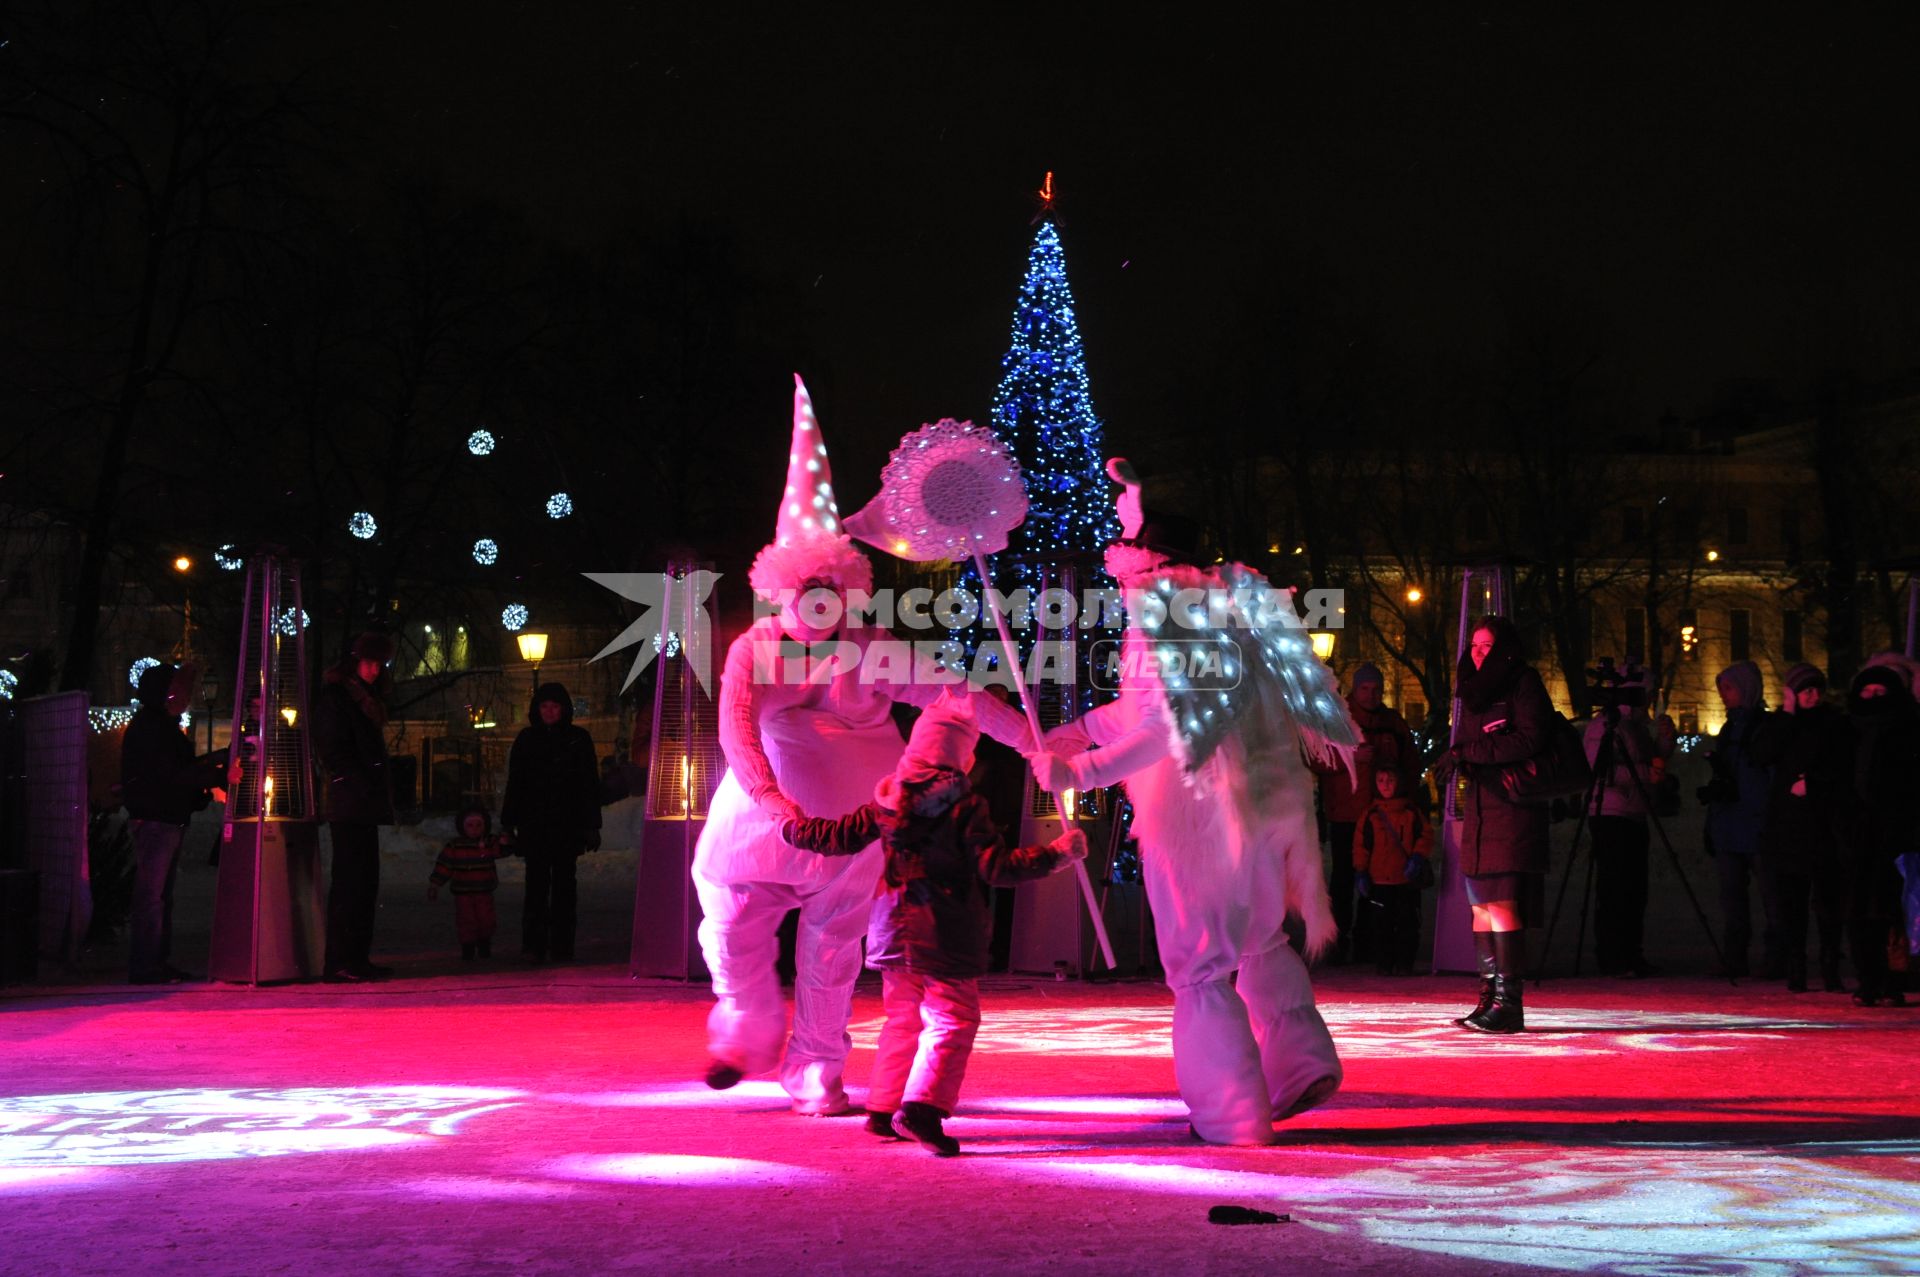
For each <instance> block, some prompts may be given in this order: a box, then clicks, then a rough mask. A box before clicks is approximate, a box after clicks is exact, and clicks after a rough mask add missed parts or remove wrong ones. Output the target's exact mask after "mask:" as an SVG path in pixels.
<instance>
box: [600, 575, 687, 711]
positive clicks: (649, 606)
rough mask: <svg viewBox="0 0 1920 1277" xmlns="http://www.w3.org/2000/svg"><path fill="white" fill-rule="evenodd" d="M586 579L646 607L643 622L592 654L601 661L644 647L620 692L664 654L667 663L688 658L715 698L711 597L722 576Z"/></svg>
mask: <svg viewBox="0 0 1920 1277" xmlns="http://www.w3.org/2000/svg"><path fill="white" fill-rule="evenodd" d="M581 575H582V576H585V577H586V578H587V579H588V580H589V581H592V582H593V583H594V584H596V585H603V586H605V587H606V588H607V589H609V590H612V591H613V592H614V593H615V594H618V595H619V596H620V597H621V598H623V599H631V600H633V601H634V602H635V603H638V604H639V605H640V606H641V607H642V608H644V609H645V610H644V611H642V612H641V613H640V617H639V619H638V620H636V621H635V622H634V623H633V624H631V625H629V626H627V628H626V629H624V630H622V631H620V634H619V637H617V638H615V639H614V640H613V642H611V643H609V644H607V645H606V646H605V647H603V648H601V649H600V650H599V651H598V652H596V653H594V656H593V659H594V660H596V661H597V660H599V659H600V658H601V657H603V656H607V655H610V654H611V653H614V652H618V651H620V650H621V649H622V648H628V647H633V646H635V645H636V644H637V645H638V646H639V648H640V650H639V651H638V652H637V653H635V654H634V658H633V667H632V668H631V669H629V670H628V671H627V681H626V682H624V683H622V684H621V685H620V690H621V691H623V692H624V691H626V690H627V689H628V688H629V687H632V686H633V681H634V680H635V679H637V678H639V677H640V675H641V674H643V673H644V672H645V671H646V668H647V666H649V665H651V664H652V663H653V658H654V657H655V656H656V655H659V654H661V653H665V655H666V657H667V659H668V660H672V659H674V658H675V657H676V656H679V657H683V658H685V660H686V662H687V665H688V667H689V668H690V669H692V671H693V677H694V679H695V680H696V681H697V682H698V683H699V684H700V690H701V691H703V692H705V693H706V694H707V695H709V696H711V695H713V688H712V687H711V686H710V684H709V679H710V677H711V675H712V673H713V618H712V617H711V616H710V615H709V614H708V610H707V599H708V598H709V597H710V596H711V595H712V594H713V587H714V586H715V585H717V584H719V581H720V573H718V572H707V571H703V570H702V571H694V572H689V573H688V574H687V575H685V576H670V575H668V574H667V573H665V572H583V573H582V574H581Z"/></svg>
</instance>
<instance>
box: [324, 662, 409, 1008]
mask: <svg viewBox="0 0 1920 1277" xmlns="http://www.w3.org/2000/svg"><path fill="white" fill-rule="evenodd" d="M392 659H393V640H392V639H391V638H390V637H388V636H387V635H385V634H378V633H373V632H369V633H366V634H362V635H361V636H360V637H359V638H357V639H355V640H354V641H353V647H352V649H351V650H350V651H348V653H347V655H346V657H345V659H343V660H342V661H341V662H340V663H339V664H338V665H335V666H334V667H333V668H332V669H330V670H328V671H327V672H326V675H325V677H324V678H323V679H322V680H321V684H320V691H319V692H318V693H317V694H316V695H315V696H314V698H313V747H314V751H315V752H316V753H318V754H319V756H320V766H321V769H322V770H323V771H324V772H325V774H326V778H327V820H328V822H329V823H328V828H329V829H330V830H331V831H332V834H333V867H332V873H331V877H330V879H329V881H328V885H327V960H326V965H325V966H324V967H323V968H322V970H323V971H324V972H325V978H326V979H327V980H328V981H330V982H333V983H354V982H358V981H362V980H377V979H380V978H381V977H383V976H388V975H392V974H393V971H392V968H390V967H384V966H375V965H374V963H373V961H372V956H371V955H372V952H373V920H374V915H375V913H376V912H378V910H379V907H380V826H382V825H391V824H392V823H393V788H392V780H391V774H390V773H389V772H388V770H387V693H388V692H389V691H390V690H391V689H392V687H393V678H392V676H391V675H389V674H388V673H387V662H389V661H391V660H392Z"/></svg>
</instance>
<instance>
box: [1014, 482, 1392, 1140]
mask: <svg viewBox="0 0 1920 1277" xmlns="http://www.w3.org/2000/svg"><path fill="white" fill-rule="evenodd" d="M1107 472H1108V474H1110V475H1112V476H1113V477H1114V478H1115V479H1116V480H1118V481H1119V482H1120V483H1121V484H1122V485H1123V489H1122V492H1121V494H1120V497H1119V500H1118V503H1117V508H1118V512H1119V515H1120V524H1121V539H1120V540H1118V541H1116V542H1115V543H1114V544H1113V545H1111V546H1109V547H1108V549H1107V570H1108V571H1109V572H1110V573H1112V574H1113V576H1114V578H1115V579H1116V580H1117V581H1119V582H1120V584H1121V586H1122V587H1124V588H1125V589H1127V590H1128V591H1130V592H1136V594H1135V597H1138V594H1137V592H1139V591H1145V590H1152V589H1155V588H1157V587H1158V586H1160V585H1162V584H1164V585H1165V586H1166V587H1167V588H1168V589H1175V588H1177V589H1181V590H1187V589H1193V590H1199V591H1210V590H1211V591H1220V590H1223V589H1225V588H1226V583H1227V577H1228V576H1229V575H1230V574H1231V575H1232V576H1233V577H1234V578H1235V579H1236V580H1239V579H1241V578H1245V579H1247V580H1253V579H1255V574H1253V573H1252V572H1251V570H1250V569H1246V568H1243V567H1241V566H1240V565H1238V564H1228V565H1225V566H1224V567H1219V568H1211V569H1209V568H1202V567H1199V566H1197V564H1198V563H1199V561H1200V558H1201V555H1200V547H1199V528H1198V526H1197V525H1196V524H1194V523H1193V521H1192V520H1188V519H1183V518H1179V517H1177V516H1173V515H1169V514H1162V513H1159V512H1156V511H1153V510H1151V509H1149V508H1147V507H1145V506H1144V505H1143V504H1142V499H1141V493H1140V486H1139V482H1138V480H1137V478H1136V477H1135V476H1134V474H1133V471H1132V468H1131V467H1130V466H1128V465H1127V463H1126V462H1125V461H1123V460H1120V459H1118V458H1116V459H1114V460H1112V461H1109V462H1108V463H1107ZM1262 584H1263V585H1264V582H1262ZM1145 624H1146V622H1145V620H1144V619H1143V617H1142V616H1140V615H1138V614H1135V613H1134V612H1133V611H1132V610H1131V604H1130V614H1129V616H1128V629H1127V634H1126V638H1125V640H1124V641H1123V649H1122V650H1123V655H1125V654H1126V653H1128V652H1131V653H1133V657H1132V658H1131V659H1130V661H1129V668H1133V669H1139V670H1153V669H1155V668H1157V666H1156V662H1155V660H1154V659H1153V656H1152V653H1151V646H1152V640H1151V638H1150V637H1149V636H1148V634H1147V631H1146V629H1145V628H1144V627H1145ZM1225 637H1228V638H1229V639H1230V640H1231V638H1232V636H1230V635H1229V636H1225ZM1264 641H1265V640H1263V642H1264ZM1280 643H1285V644H1286V645H1287V647H1286V650H1285V651H1279V650H1277V649H1278V645H1279V644H1280ZM1274 660H1275V662H1276V663H1279V662H1286V663H1287V672H1288V675H1289V677H1291V678H1297V679H1298V680H1300V682H1301V683H1303V684H1304V683H1305V682H1306V680H1308V679H1310V678H1311V679H1317V680H1319V682H1320V686H1318V687H1317V688H1315V693H1314V695H1315V700H1314V702H1313V705H1314V707H1315V708H1317V709H1320V710H1325V711H1330V712H1332V713H1333V714H1335V715H1336V716H1337V718H1336V720H1335V723H1334V726H1337V727H1339V728H1343V729H1344V730H1342V731H1340V733H1339V736H1340V739H1338V740H1333V739H1331V738H1329V737H1325V736H1319V737H1313V736H1311V735H1310V734H1309V735H1302V734H1301V733H1302V723H1301V722H1299V721H1292V720H1288V721H1285V722H1283V721H1282V720H1283V719H1285V718H1286V711H1285V710H1284V709H1283V708H1282V707H1280V706H1277V705H1274V704H1273V703H1271V702H1267V701H1264V700H1263V701H1262V702H1261V703H1260V704H1259V706H1258V707H1256V708H1255V709H1253V710H1252V711H1250V712H1249V713H1248V714H1247V715H1246V716H1245V717H1244V718H1238V719H1236V722H1235V726H1234V729H1233V730H1232V732H1231V735H1230V738H1229V739H1228V741H1227V742H1226V743H1225V744H1224V745H1222V746H1221V747H1220V748H1218V749H1217V750H1216V751H1215V752H1213V753H1212V754H1211V755H1210V757H1209V758H1208V759H1207V760H1206V761H1205V762H1204V763H1202V764H1201V765H1200V766H1199V767H1198V768H1197V771H1196V772H1195V773H1194V774H1192V775H1189V774H1188V771H1187V767H1186V764H1187V763H1188V762H1189V761H1192V757H1193V756H1192V755H1191V754H1190V753H1188V752H1187V749H1188V748H1189V747H1186V746H1183V738H1182V733H1181V731H1180V724H1178V723H1176V722H1175V720H1174V718H1173V715H1172V709H1171V700H1170V692H1169V689H1168V688H1167V687H1166V686H1165V685H1164V684H1163V682H1162V680H1161V679H1160V678H1159V677H1156V676H1154V675H1153V674H1151V673H1149V674H1148V675H1147V676H1146V677H1141V678H1132V679H1127V680H1125V682H1124V684H1123V688H1122V692H1121V695H1120V698H1119V699H1118V700H1116V701H1112V702H1109V703H1108V704H1106V705H1102V706H1100V707H1099V708H1097V709H1095V710H1093V711H1092V712H1090V713H1088V714H1086V715H1083V716H1082V717H1080V718H1079V719H1076V720H1074V721H1073V722H1071V723H1068V724H1066V725H1065V726H1063V727H1060V728H1056V729H1055V730H1054V731H1053V732H1052V733H1050V734H1049V735H1048V738H1047V748H1048V752H1045V753H1036V754H1034V755H1033V759H1032V761H1033V765H1034V777H1035V779H1036V780H1037V781H1038V782H1039V783H1040V784H1041V785H1042V786H1044V787H1045V788H1046V789H1048V790H1050V791H1052V792H1055V793H1058V792H1060V791H1061V790H1063V789H1078V790H1086V789H1098V788H1101V787H1103V786H1107V785H1113V784H1118V783H1120V782H1121V781H1125V783H1126V786H1127V795H1128V797H1130V798H1131V799H1132V800H1133V806H1134V825H1133V830H1134V833H1135V834H1136V835H1137V836H1138V838H1139V840H1140V864H1141V871H1142V874H1143V876H1144V877H1145V880H1146V888H1147V899H1148V900H1149V902H1150V903H1151V904H1152V906H1153V926H1154V935H1155V937H1156V938H1157V939H1158V941H1159V946H1160V958H1161V964H1162V965H1163V966H1164V968H1165V969H1166V979H1167V987H1168V988H1170V989H1171V990H1172V991H1173V1070H1174V1077H1175V1080H1176V1081H1177V1082H1178V1083H1179V1086H1180V1097H1181V1098H1182V1099H1183V1100H1185V1101H1186V1103H1187V1108H1188V1110H1189V1112H1190V1113H1191V1115H1192V1126H1193V1131H1194V1134H1195V1135H1197V1136H1198V1137H1199V1138H1201V1139H1203V1140H1206V1141H1207V1142H1209V1143H1213V1144H1270V1143H1272V1142H1273V1138H1274V1134H1273V1124H1274V1123H1275V1122H1276V1121H1281V1120H1284V1119H1286V1118H1288V1117H1292V1116H1293V1115H1294V1114H1296V1113H1300V1112H1303V1111H1304V1110H1306V1109H1309V1108H1312V1107H1313V1106H1314V1105H1316V1104H1319V1103H1321V1102H1322V1101H1324V1100H1326V1099H1327V1098H1328V1097H1329V1096H1331V1095H1332V1094H1333V1093H1334V1092H1335V1091H1336V1090H1338V1089H1339V1087H1340V1080H1341V1077H1342V1070H1341V1066H1340V1056H1339V1053H1338V1052H1336V1051H1335V1050H1334V1047H1333V1038H1332V1036H1331V1035H1329V1034H1328V1032H1327V1026H1326V1022H1325V1021H1323V1020H1322V1019H1321V1018H1320V1012H1319V1010H1318V1009H1317V1008H1316V1007H1315V1006H1314V1001H1313V985H1312V983H1311V981H1309V979H1308V978H1307V968H1306V964H1305V963H1304V962H1303V961H1302V960H1301V958H1300V955H1299V954H1297V953H1295V952H1294V950H1293V949H1292V947H1291V946H1290V945H1289V944H1288V942H1287V935H1286V924H1287V919H1288V915H1289V914H1292V915H1295V916H1297V917H1298V918H1300V920H1301V921H1302V922H1303V923H1304V924H1305V927H1306V948H1307V951H1308V953H1309V955H1318V954H1320V953H1322V952H1324V951H1325V950H1326V948H1327V947H1328V946H1329V945H1330V944H1332V943H1333V940H1334V937H1335V934H1336V928H1335V924H1334V920H1333V910H1332V907H1331V905H1330V904H1329V901H1328V898H1327V887H1326V878H1325V874H1324V872H1323V870H1322V868H1321V859H1320V839H1319V831H1318V830H1317V828H1316V827H1315V822H1314V814H1313V806H1314V803H1313V790H1314V785H1313V776H1312V773H1311V772H1309V771H1308V769H1307V767H1306V765H1305V764H1303V763H1302V761H1301V753H1302V746H1303V745H1304V744H1307V743H1309V741H1311V742H1312V743H1314V744H1315V745H1316V746H1317V747H1316V748H1315V749H1314V750H1313V752H1314V753H1317V754H1318V755H1319V756H1320V757H1321V758H1322V760H1325V759H1326V758H1328V757H1330V756H1331V755H1333V754H1336V753H1337V754H1342V755H1344V756H1346V757H1349V758H1350V757H1351V753H1352V750H1353V749H1354V748H1355V746H1356V745H1357V743H1358V739H1359V734H1358V731H1357V730H1356V729H1355V728H1354V726H1353V723H1352V720H1351V718H1349V717H1347V716H1346V714H1345V711H1344V707H1343V706H1342V705H1341V702H1340V700H1339V697H1338V688H1337V687H1336V686H1334V685H1333V684H1332V676H1331V675H1330V674H1328V673H1327V672H1326V671H1325V669H1324V668H1323V667H1320V666H1319V665H1318V663H1317V662H1315V661H1314V659H1313V656H1312V652H1311V649H1308V648H1306V646H1305V644H1304V641H1303V640H1301V639H1300V638H1299V637H1298V636H1297V635H1293V636H1290V637H1288V638H1286V639H1284V640H1276V653H1275V656H1274ZM1252 673H1253V672H1252V671H1249V674H1250V675H1251V674H1252ZM1256 685H1257V684H1256V680H1255V679H1254V678H1252V677H1250V678H1249V680H1248V686H1249V687H1253V686H1256ZM1301 708H1302V709H1305V708H1307V706H1306V704H1305V703H1303V704H1302V707H1301ZM1199 713H1204V714H1206V715H1207V716H1209V717H1211V716H1212V715H1213V710H1212V709H1207V710H1203V711H1199Z"/></svg>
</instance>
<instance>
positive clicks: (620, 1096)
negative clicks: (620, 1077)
mask: <svg viewBox="0 0 1920 1277" xmlns="http://www.w3.org/2000/svg"><path fill="white" fill-rule="evenodd" d="M540 1098H542V1099H544V1100H552V1101H555V1102H557V1103H561V1104H578V1105H581V1106H583V1107H586V1108H624V1109H677V1108H746V1109H757V1108H766V1107H768V1106H769V1105H774V1106H777V1107H779V1108H786V1107H787V1106H788V1105H789V1104H791V1103H792V1102H793V1101H792V1099H791V1098H790V1097H789V1096H788V1095H787V1093H786V1092H785V1091H783V1090H781V1089H780V1084H779V1083H778V1082H766V1081H757V1082H742V1083H740V1084H739V1085H738V1086H735V1087H733V1088H731V1089H730V1090H725V1091H715V1090H712V1089H711V1088H709V1087H708V1086H706V1085H705V1084H704V1083H701V1082H690V1083H687V1084H686V1085H684V1086H662V1087H650V1088H646V1089H642V1090H635V1091H591V1092H587V1093H584V1094H566V1095H543V1096H541V1097H540Z"/></svg>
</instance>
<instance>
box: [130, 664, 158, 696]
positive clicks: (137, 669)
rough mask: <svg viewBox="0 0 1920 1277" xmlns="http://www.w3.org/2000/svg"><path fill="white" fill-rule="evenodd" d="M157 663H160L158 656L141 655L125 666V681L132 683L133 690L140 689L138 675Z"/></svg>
mask: <svg viewBox="0 0 1920 1277" xmlns="http://www.w3.org/2000/svg"><path fill="white" fill-rule="evenodd" d="M158 664H160V660H159V658H158V657H153V656H143V657H141V658H140V659H139V660H137V661H135V662H134V663H133V664H131V665H129V666H127V682H128V683H130V684H132V685H133V690H134V691H136V692H137V691H139V690H140V676H141V675H142V674H145V673H146V672H147V671H148V670H150V669H152V668H153V667H154V666H156V665H158Z"/></svg>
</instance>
